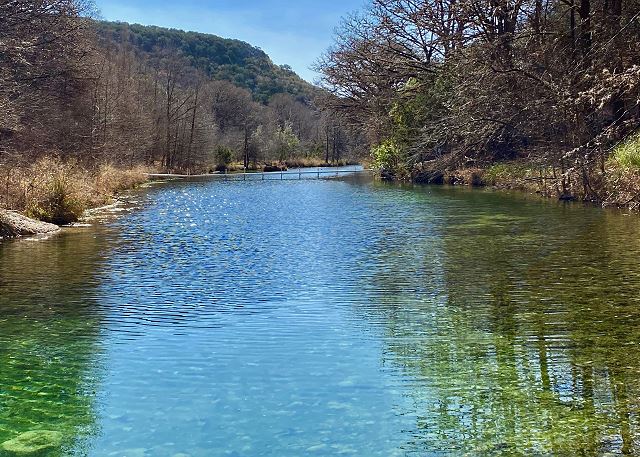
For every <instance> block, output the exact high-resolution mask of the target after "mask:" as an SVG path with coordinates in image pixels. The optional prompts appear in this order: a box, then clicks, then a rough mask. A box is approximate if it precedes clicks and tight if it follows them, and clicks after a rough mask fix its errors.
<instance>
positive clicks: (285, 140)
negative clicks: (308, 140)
mask: <svg viewBox="0 0 640 457" xmlns="http://www.w3.org/2000/svg"><path fill="white" fill-rule="evenodd" d="M299 145H300V140H299V139H298V137H297V136H296V134H295V133H294V132H293V127H292V125H291V123H290V122H285V124H284V126H281V127H278V129H277V130H276V133H275V136H274V139H273V146H272V148H273V150H274V152H275V155H276V156H277V157H278V159H279V160H280V161H285V160H287V159H290V158H291V157H292V156H293V155H294V153H295V152H296V150H297V148H298V146H299Z"/></svg>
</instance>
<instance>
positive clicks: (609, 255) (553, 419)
mask: <svg viewBox="0 0 640 457" xmlns="http://www.w3.org/2000/svg"><path fill="white" fill-rule="evenodd" d="M382 189H383V192H386V193H388V194H390V195H392V196H391V197H389V198H392V199H401V200H403V205H408V206H411V207H422V206H423V205H424V206H425V207H427V208H429V211H431V214H429V215H426V216H425V217H424V218H422V219H421V220H420V218H418V219H416V217H415V215H411V216H410V220H409V221H404V220H402V219H400V220H399V219H398V215H397V214H390V215H388V217H389V218H390V219H395V220H396V224H394V225H393V226H394V229H395V230H391V231H388V232H385V233H384V236H382V237H380V238H379V239H378V240H377V242H376V246H377V249H376V251H377V252H378V256H377V261H376V263H375V264H374V266H373V267H372V273H371V275H370V276H365V278H364V279H365V280H368V281H369V282H368V283H367V284H365V288H367V289H368V291H369V294H370V296H371V297H372V301H375V306H372V307H368V308H367V312H368V313H370V314H371V315H373V316H374V317H373V319H375V320H376V321H381V322H383V327H384V328H385V335H384V339H385V347H386V349H385V355H384V357H385V363H391V364H393V365H394V366H399V367H401V369H402V370H403V372H404V373H405V374H406V376H408V377H409V378H410V379H412V381H411V382H412V388H411V389H410V395H411V396H412V398H413V399H414V401H415V410H414V413H415V414H416V423H415V429H414V430H413V431H412V435H413V437H414V438H413V439H412V441H411V442H409V443H407V445H406V446H407V447H406V450H407V451H408V452H415V453H416V455H423V454H422V453H424V452H432V453H435V454H438V453H445V454H447V455H448V453H453V454H454V455H458V454H460V453H463V454H466V453H468V454H469V455H558V456H564V455H592V456H596V455H604V454H607V453H610V454H611V455H618V454H625V455H626V454H632V455H635V454H637V453H638V452H640V442H639V441H638V436H639V435H638V434H639V427H640V418H639V416H638V413H639V412H640V402H639V400H638V398H640V366H639V365H638V360H639V359H638V345H639V344H640V307H639V305H640V273H639V272H638V269H637V262H638V259H640V223H638V219H637V217H625V216H624V215H622V214H619V213H615V212H607V211H602V210H597V209H593V208H583V207H578V206H569V207H568V206H562V205H547V208H545V209H544V211H541V208H540V207H541V205H540V203H539V202H535V201H526V200H524V199H522V198H519V197H509V196H504V195H497V194H491V193H488V192H480V191H476V192H468V191H466V190H457V189H442V188H422V189H420V188H418V189H415V188H414V189H410V190H400V189H398V188H388V187H382ZM416 222H417V223H416ZM384 225H385V226H386V225H387V224H384ZM407 226H409V227H410V229H409V230H407V229H406V227H407ZM398 227H401V228H400V229H399V230H398V229H397V228H398ZM380 313H384V317H383V318H382V319H380V317H379V316H380ZM370 318H371V317H370Z"/></svg>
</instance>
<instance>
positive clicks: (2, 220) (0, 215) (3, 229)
mask: <svg viewBox="0 0 640 457" xmlns="http://www.w3.org/2000/svg"><path fill="white" fill-rule="evenodd" d="M58 230H60V227H58V226H57V225H55V224H49V223H47V222H41V221H36V220H35V219H31V218H28V217H27V216H23V215H22V214H19V213H16V212H14V211H6V210H0V238H15V237H18V236H29V235H44V234H48V233H54V232H57V231H58Z"/></svg>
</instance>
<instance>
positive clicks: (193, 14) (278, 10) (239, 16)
mask: <svg viewBox="0 0 640 457" xmlns="http://www.w3.org/2000/svg"><path fill="white" fill-rule="evenodd" d="M364 1H365V0H324V1H318V0H315V1H312V0H297V1H296V0H292V1H289V0H262V1H260V0H235V1H233V0H200V1H198V0H180V1H176V0H96V4H97V6H98V8H99V9H100V13H101V15H102V17H103V18H104V19H106V20H109V21H124V22H131V23H138V24H145V25H158V26H162V27H172V28H178V29H183V30H192V31H196V32H203V33H212V34H214V35H218V36H222V37H225V38H237V39H240V40H243V41H246V42H248V43H251V44H252V45H254V46H258V47H260V48H262V49H263V50H264V51H265V52H267V54H269V56H271V59H272V60H273V61H274V62H275V63H277V64H279V65H281V64H288V65H291V67H292V68H293V69H294V70H295V71H296V72H297V73H298V74H299V75H300V76H302V77H303V78H304V79H306V80H307V81H310V82H313V80H315V79H317V77H318V75H317V74H315V73H314V72H313V71H312V70H311V69H310V68H309V67H310V66H311V65H312V64H313V63H314V62H315V61H316V59H317V58H318V57H319V56H320V54H322V52H324V51H325V50H326V49H327V48H328V47H329V46H330V45H331V43H332V37H333V30H334V28H335V27H336V26H337V25H338V24H339V22H340V18H341V17H343V16H345V15H346V14H348V13H351V12H353V11H356V10H358V9H361V7H362V6H363V4H364Z"/></svg>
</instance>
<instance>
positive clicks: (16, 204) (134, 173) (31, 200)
mask: <svg viewBox="0 0 640 457" xmlns="http://www.w3.org/2000/svg"><path fill="white" fill-rule="evenodd" d="M150 171H152V170H150V169H149V168H147V167H143V166H139V165H137V166H133V167H117V166H114V165H111V164H103V165H100V166H97V167H87V166H83V165H82V164H80V163H78V162H75V161H70V160H66V161H65V160H61V159H58V158H53V157H46V158H42V159H39V160H38V161H36V162H34V163H32V164H23V165H3V166H0V185H1V187H0V209H3V210H8V211H13V212H14V213H11V214H18V213H19V214H22V215H24V216H26V217H28V218H30V219H31V220H33V222H31V223H30V224H31V226H32V227H36V224H35V222H36V221H41V222H45V223H48V224H55V225H57V226H59V225H64V224H70V223H73V222H76V221H77V220H79V219H80V218H81V217H82V215H83V214H84V212H85V211H86V210H88V209H91V208H97V207H100V206H104V205H107V204H109V203H112V202H113V200H114V199H115V197H116V195H117V194H118V193H119V192H122V191H124V190H128V189H132V188H135V187H136V186H138V185H140V184H142V183H144V182H146V181H147V180H148V176H147V173H148V172H150ZM5 214H6V211H5ZM9 226H10V224H9V223H8V222H7V223H6V224H5V232H6V233H5V234H3V236H5V237H8V236H11V233H14V235H13V236H17V235H20V233H17V235H16V234H15V230H12V229H9V228H8V227H9ZM42 227H44V226H42ZM18 232H19V231H18ZM36 233H42V231H37V230H36Z"/></svg>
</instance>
